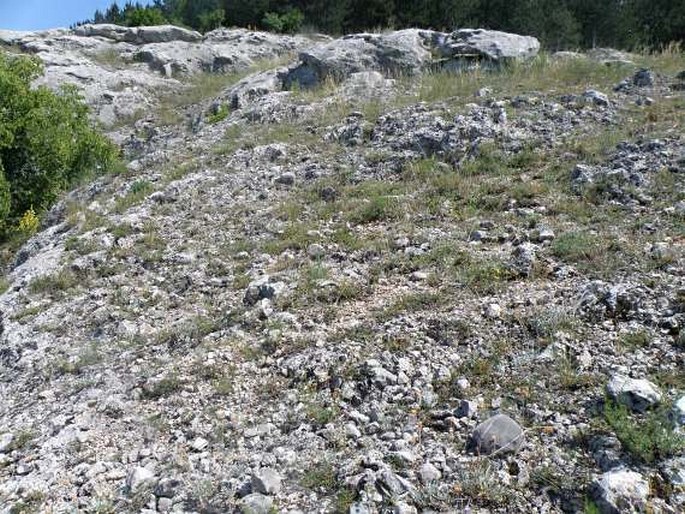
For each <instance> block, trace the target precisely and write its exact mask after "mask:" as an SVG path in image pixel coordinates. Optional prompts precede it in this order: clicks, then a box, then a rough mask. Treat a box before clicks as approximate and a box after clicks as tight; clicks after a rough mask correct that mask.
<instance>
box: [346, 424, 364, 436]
mask: <svg viewBox="0 0 685 514" xmlns="http://www.w3.org/2000/svg"><path fill="white" fill-rule="evenodd" d="M345 434H347V437H349V438H351V439H359V438H360V437H361V436H362V433H361V431H360V430H359V429H358V428H357V425H355V424H354V423H347V424H346V425H345Z"/></svg>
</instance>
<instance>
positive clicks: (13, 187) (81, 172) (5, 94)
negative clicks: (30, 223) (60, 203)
mask: <svg viewBox="0 0 685 514" xmlns="http://www.w3.org/2000/svg"><path fill="white" fill-rule="evenodd" d="M41 73H42V66H41V64H40V63H39V61H38V60H36V59H32V58H28V57H23V56H21V57H18V56H8V55H5V54H3V53H0V233H2V234H3V235H6V232H7V228H8V226H11V222H12V221H13V220H16V219H17V218H19V217H21V216H22V215H23V214H25V213H26V212H28V211H29V210H32V209H36V210H38V211H40V210H44V209H47V208H48V207H50V206H51V205H52V203H53V202H54V201H55V200H56V199H57V198H58V196H59V195H60V193H61V192H62V191H64V190H66V189H67V187H69V186H71V185H73V184H75V183H76V182H78V181H79V180H82V179H83V178H84V177H87V176H89V175H90V174H91V173H94V172H96V171H102V170H105V169H107V168H108V167H110V166H111V165H112V164H113V163H114V162H115V161H116V159H117V151H116V149H115V147H114V146H113V145H112V144H111V143H110V142H109V141H108V140H107V139H106V138H105V137H103V136H102V135H101V134H99V133H98V132H96V131H95V130H94V129H93V128H92V127H91V125H90V122H89V120H88V108H87V107H86V105H85V104H84V103H83V101H82V99H81V97H80V96H79V95H78V93H77V92H76V90H75V89H74V88H73V87H72V88H66V87H65V88H63V89H62V90H61V91H60V92H58V93H55V92H53V91H51V90H49V89H47V88H45V87H37V88H33V87H31V83H32V82H33V80H34V79H36V78H37V77H38V76H39V75H40V74H41Z"/></svg>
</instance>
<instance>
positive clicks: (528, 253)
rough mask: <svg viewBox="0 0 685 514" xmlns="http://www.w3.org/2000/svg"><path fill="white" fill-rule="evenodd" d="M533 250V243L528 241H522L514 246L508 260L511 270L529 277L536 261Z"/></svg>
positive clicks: (534, 248)
mask: <svg viewBox="0 0 685 514" xmlns="http://www.w3.org/2000/svg"><path fill="white" fill-rule="evenodd" d="M535 251H536V247H535V245H532V244H530V243H523V244H520V245H518V246H517V247H516V248H514V250H513V251H512V254H511V261H510V267H511V270H512V271H513V272H514V273H516V274H517V275H521V276H523V277H529V276H530V275H531V274H532V273H533V269H534V268H535V263H536V261H537V258H536V256H535Z"/></svg>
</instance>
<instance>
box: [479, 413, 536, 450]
mask: <svg viewBox="0 0 685 514" xmlns="http://www.w3.org/2000/svg"><path fill="white" fill-rule="evenodd" d="M523 441H524V433H523V429H522V428H521V425H519V424H518V423H517V422H516V421H514V420H513V419H511V418H510V417H509V416H507V415H505V414H497V415H495V416H492V417H491V418H489V419H487V420H485V421H483V422H482V423H481V424H480V425H478V426H477V427H476V428H475V430H474V431H473V434H471V441H470V447H471V448H472V449H473V450H474V451H476V453H479V454H481V455H490V454H492V453H494V452H499V453H508V452H516V451H517V450H518V449H519V448H520V447H521V445H522V444H523Z"/></svg>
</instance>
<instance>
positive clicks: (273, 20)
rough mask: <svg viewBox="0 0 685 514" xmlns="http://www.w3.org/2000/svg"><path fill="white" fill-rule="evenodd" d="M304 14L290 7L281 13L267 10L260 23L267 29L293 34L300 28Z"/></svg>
mask: <svg viewBox="0 0 685 514" xmlns="http://www.w3.org/2000/svg"><path fill="white" fill-rule="evenodd" d="M303 22H304V15H303V14H302V11H300V10H299V9H297V8H294V9H293V8H290V9H288V10H286V11H285V12H284V13H283V14H278V13H275V12H267V13H266V14H265V15H264V19H263V20H262V23H263V24H264V27H266V29H267V30H270V31H272V32H283V33H285V34H295V33H296V32H297V31H299V30H300V29H301V28H302V23H303Z"/></svg>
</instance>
